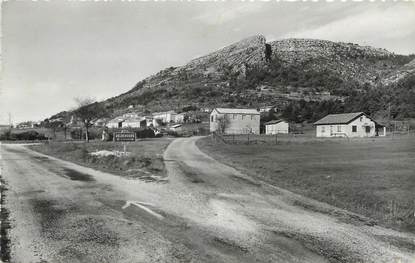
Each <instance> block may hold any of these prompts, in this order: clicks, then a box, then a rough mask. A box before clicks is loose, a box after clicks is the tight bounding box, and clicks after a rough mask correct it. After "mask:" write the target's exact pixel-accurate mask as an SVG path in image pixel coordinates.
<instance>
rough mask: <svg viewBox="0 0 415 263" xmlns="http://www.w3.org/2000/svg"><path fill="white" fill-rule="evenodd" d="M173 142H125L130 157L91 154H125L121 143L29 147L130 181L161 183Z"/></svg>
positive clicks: (147, 140)
mask: <svg viewBox="0 0 415 263" xmlns="http://www.w3.org/2000/svg"><path fill="white" fill-rule="evenodd" d="M170 142H171V139H167V138H166V139H164V138H157V139H144V140H140V141H136V142H128V143H126V145H127V146H126V152H127V153H129V154H128V155H121V156H115V155H107V156H103V155H102V156H97V155H91V153H93V152H99V151H111V152H113V151H118V152H119V153H122V152H123V150H124V146H123V143H121V142H101V141H91V142H89V143H80V142H73V143H64V142H51V143H46V144H40V145H32V146H30V148H31V149H32V150H35V151H38V152H41V153H44V154H47V155H51V156H54V157H57V158H60V159H63V160H67V161H71V162H74V163H77V164H80V165H83V166H87V167H91V168H94V169H98V170H101V171H104V172H109V173H113V174H117V175H121V176H124V177H129V178H138V179H142V180H145V181H161V180H163V178H164V177H165V168H164V162H163V152H164V150H165V149H166V147H167V146H168V145H169V143H170Z"/></svg>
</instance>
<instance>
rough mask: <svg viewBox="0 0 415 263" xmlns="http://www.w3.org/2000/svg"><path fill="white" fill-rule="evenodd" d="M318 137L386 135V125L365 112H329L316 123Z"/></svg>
mask: <svg viewBox="0 0 415 263" xmlns="http://www.w3.org/2000/svg"><path fill="white" fill-rule="evenodd" d="M314 125H315V126H316V136H317V137H373V136H385V135H386V127H385V126H383V125H381V124H379V123H377V122H376V121H375V120H373V119H372V118H371V117H369V116H368V115H366V114H365V113H364V112H353V113H342V114H329V115H327V116H325V117H324V118H322V119H320V120H318V121H316V122H315V123H314Z"/></svg>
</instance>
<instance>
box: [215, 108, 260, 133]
mask: <svg viewBox="0 0 415 263" xmlns="http://www.w3.org/2000/svg"><path fill="white" fill-rule="evenodd" d="M259 122H260V113H259V111H257V110H256V109H230V108H215V109H213V110H212V112H211V113H210V132H219V133H225V134H249V133H254V134H259Z"/></svg>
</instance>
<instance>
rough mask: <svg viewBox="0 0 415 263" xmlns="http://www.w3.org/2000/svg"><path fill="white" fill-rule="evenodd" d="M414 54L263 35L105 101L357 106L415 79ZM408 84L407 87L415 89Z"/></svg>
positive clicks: (162, 105) (151, 105) (150, 105)
mask: <svg viewBox="0 0 415 263" xmlns="http://www.w3.org/2000/svg"><path fill="white" fill-rule="evenodd" d="M414 59H415V56H414V55H410V56H405V55H398V54H394V53H391V52H389V51H387V50H385V49H379V48H373V47H367V46H359V45H357V44H352V43H337V42H331V41H326V40H315V39H284V40H278V41H273V42H269V43H267V42H266V39H265V37H263V36H253V37H250V38H247V39H244V40H242V41H239V42H237V43H234V44H232V45H229V46H227V47H224V48H222V49H220V50H218V51H216V52H213V53H211V54H208V55H206V56H203V57H200V58H197V59H194V60H192V61H190V62H189V63H188V64H186V65H183V66H179V67H170V68H167V69H164V70H161V71H160V72H158V73H157V74H155V75H152V76H150V77H148V78H146V79H144V80H141V81H140V82H138V83H137V84H136V85H135V87H133V88H132V89H131V90H130V91H128V92H126V93H124V94H121V95H119V96H117V97H113V98H110V99H108V100H106V101H104V102H102V103H104V105H105V107H107V109H109V110H110V111H111V112H115V113H116V112H118V111H120V110H122V109H125V108H127V107H128V106H129V105H140V106H141V107H144V108H146V109H147V110H150V111H159V110H170V109H175V110H180V109H181V108H183V107H185V106H188V105H195V106H197V107H215V106H230V107H261V106H268V105H275V106H278V107H279V108H280V109H281V111H284V110H285V108H286V107H287V105H289V104H290V103H291V104H292V103H296V102H298V100H305V101H306V102H310V103H315V101H317V102H319V101H320V102H321V101H327V100H338V101H339V103H340V104H342V107H340V108H336V109H335V110H334V111H347V110H352V109H359V105H357V104H356V99H355V98H361V97H362V96H363V95H368V94H371V92H372V93H373V92H374V90H379V91H381V90H382V91H383V90H385V92H386V91H387V90H388V89H394V87H395V85H397V83H406V84H405V85H409V86H410V85H412V84H411V83H412V80H411V78H412V76H413V75H414V74H415V60H414ZM408 78H409V81H408ZM407 89H409V94H412V92H413V93H415V91H413V90H411V89H410V87H408V88H407ZM395 90H398V89H395ZM404 92H406V88H404ZM386 93H387V92H386ZM382 96H383V95H382ZM363 97H364V96H363ZM359 101H360V100H359ZM360 103H362V104H363V103H364V102H360ZM384 103H387V102H382V103H380V102H379V103H378V104H379V105H375V106H373V107H372V108H371V110H372V111H379V110H381V109H382V108H384V107H385V105H384ZM381 104H382V105H381ZM411 107H412V106H410V107H409V110H408V107H407V109H406V110H405V111H406V112H402V113H401V112H399V110H397V111H398V114H397V115H396V116H397V117H399V116H400V117H406V116H409V115H410V116H414V117H415V108H414V109H413V108H411ZM329 111H330V110H329ZM408 111H409V112H408ZM412 111H413V112H412ZM115 113H114V114H115ZM368 113H369V114H370V113H373V112H368ZM322 114H323V113H322ZM314 118H316V116H314Z"/></svg>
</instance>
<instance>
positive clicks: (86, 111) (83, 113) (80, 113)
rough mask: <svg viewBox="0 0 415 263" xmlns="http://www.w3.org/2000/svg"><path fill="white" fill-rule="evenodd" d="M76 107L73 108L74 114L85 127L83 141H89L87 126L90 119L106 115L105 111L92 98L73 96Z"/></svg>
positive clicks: (89, 125)
mask: <svg viewBox="0 0 415 263" xmlns="http://www.w3.org/2000/svg"><path fill="white" fill-rule="evenodd" d="M75 102H76V104H77V108H76V109H75V110H74V113H75V116H77V117H78V118H79V119H81V121H82V123H83V124H84V127H85V129H86V135H85V141H87V142H89V134H88V133H89V128H90V127H91V126H92V121H93V120H95V119H98V118H102V117H105V116H107V111H106V109H105V108H104V106H103V105H102V104H101V103H98V102H96V101H95V99H93V98H75Z"/></svg>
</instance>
